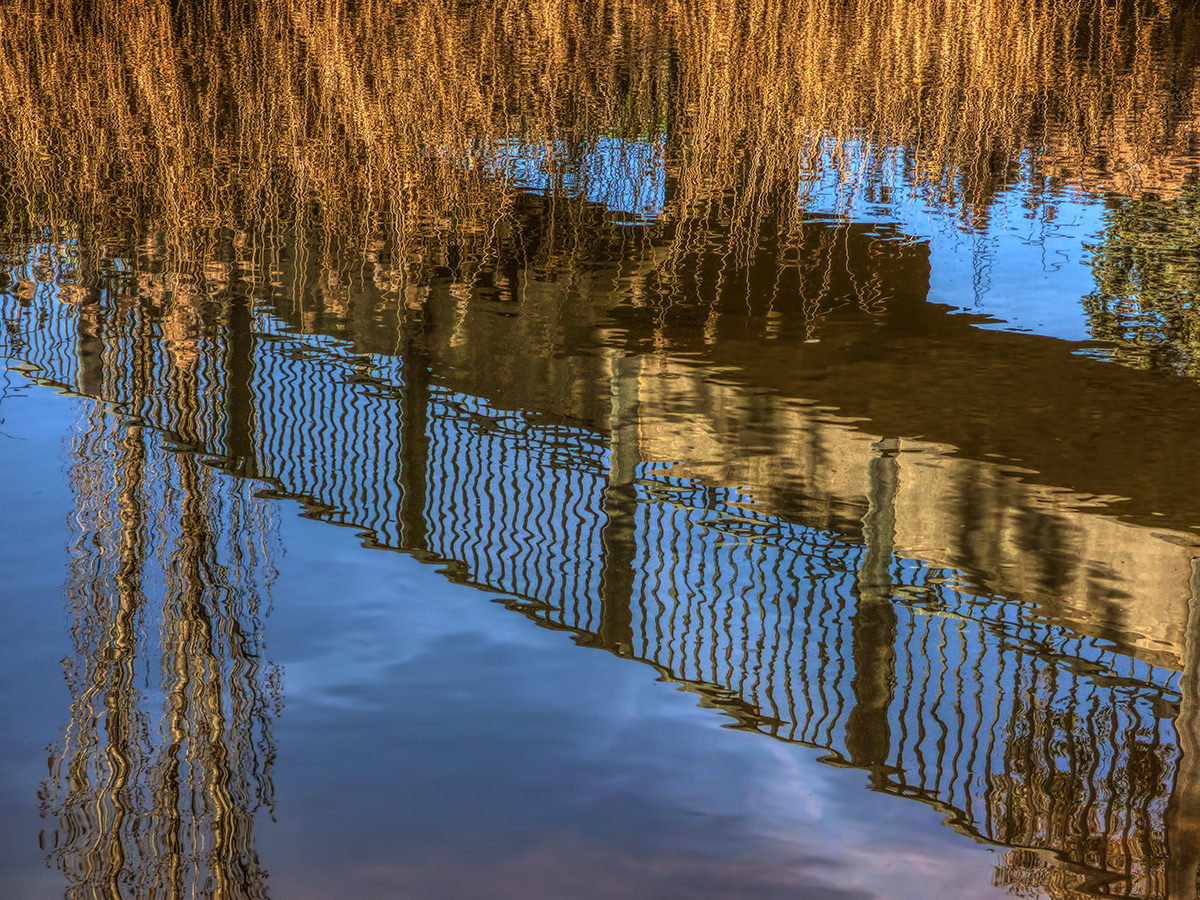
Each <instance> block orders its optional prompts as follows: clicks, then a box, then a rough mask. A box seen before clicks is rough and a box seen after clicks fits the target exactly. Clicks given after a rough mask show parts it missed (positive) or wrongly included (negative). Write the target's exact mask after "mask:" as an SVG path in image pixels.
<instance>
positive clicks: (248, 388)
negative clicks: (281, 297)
mask: <svg viewBox="0 0 1200 900" xmlns="http://www.w3.org/2000/svg"><path fill="white" fill-rule="evenodd" d="M252 302H253V301H251V300H250V299H248V298H243V297H238V298H235V299H233V300H231V301H230V304H229V313H228V316H227V320H226V324H225V329H226V334H225V397H224V406H225V436H224V437H225V440H224V445H225V446H224V447H223V448H222V449H223V450H224V456H225V459H226V465H228V466H229V467H230V468H232V469H233V470H235V471H236V472H238V473H239V474H241V475H245V476H247V477H250V478H254V477H255V476H257V475H258V454H257V450H256V447H255V444H256V441H255V434H254V431H255V428H254V352H255V346H254V345H255V340H254V310H253V309H252V308H251V303H252Z"/></svg>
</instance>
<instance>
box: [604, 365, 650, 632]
mask: <svg viewBox="0 0 1200 900" xmlns="http://www.w3.org/2000/svg"><path fill="white" fill-rule="evenodd" d="M641 370H642V361H641V359H640V358H639V357H636V356H616V357H613V359H612V362H611V378H610V382H609V384H610V390H611V393H612V412H611V414H610V419H609V423H610V438H609V453H608V484H607V485H606V486H605V489H604V526H603V531H602V532H601V542H602V545H603V553H604V561H603V568H602V570H601V576H600V582H601V588H600V590H601V595H600V644H601V646H603V647H604V648H605V649H608V650H612V651H615V652H617V653H622V654H623V653H626V652H628V651H629V650H631V649H632V645H633V611H632V608H631V603H632V599H633V583H634V578H635V575H634V565H635V564H636V562H637V488H636V479H637V467H638V463H639V462H641V455H640V454H641V451H640V449H639V447H638V394H639V391H638V383H639V380H640V377H641Z"/></svg>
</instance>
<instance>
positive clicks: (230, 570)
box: [43, 366, 274, 898]
mask: <svg viewBox="0 0 1200 900" xmlns="http://www.w3.org/2000/svg"><path fill="white" fill-rule="evenodd" d="M133 368H134V369H135V370H136V366H134V367H133ZM176 375H177V377H178V381H177V384H176V385H175V386H176V387H177V388H178V391H177V394H178V396H177V398H176V399H177V401H178V402H179V405H180V408H181V410H183V411H186V410H187V408H188V405H189V404H188V401H187V396H186V395H188V394H192V393H194V390H195V386H194V385H193V384H190V383H189V382H190V381H191V380H193V379H194V376H193V375H192V374H191V373H189V372H188V371H186V370H182V369H178V370H176ZM184 418H186V416H185V417H184ZM71 449H72V456H73V465H72V468H71V477H72V481H73V486H74V490H75V494H76V498H77V509H76V513H75V516H74V518H73V521H72V525H73V528H74V532H75V536H76V539H75V541H74V543H73V545H72V552H73V559H72V563H71V570H70V576H69V580H68V583H67V588H66V594H67V599H68V602H69V604H70V607H71V609H72V612H73V615H74V623H73V627H72V633H73V636H74V641H75V653H74V656H73V657H72V658H71V659H69V660H68V662H67V664H66V670H67V679H68V683H69V686H70V690H71V694H72V697H73V702H72V708H71V723H70V725H69V726H68V728H67V730H66V733H65V737H64V738H63V740H62V742H61V744H60V745H59V746H58V747H56V748H55V750H54V752H53V755H52V757H51V759H50V776H49V778H48V780H47V782H46V784H45V788H44V792H43V813H44V815H46V816H47V817H48V818H51V819H52V820H56V822H55V824H54V826H53V828H52V829H51V830H50V833H49V835H48V850H49V852H50V857H51V860H52V862H53V863H54V864H55V865H57V866H58V867H59V868H61V869H62V871H63V872H64V873H65V875H66V876H67V883H68V889H67V896H68V897H69V898H76V897H79V898H82V897H92V896H99V895H101V894H103V895H105V896H139V897H141V896H146V897H157V896H172V897H175V896H183V895H184V894H185V893H199V894H201V895H204V896H215V897H222V898H225V897H230V898H238V897H245V898H257V897H264V896H265V895H266V885H265V877H266V876H265V872H264V871H263V870H262V868H261V867H260V865H259V862H258V858H257V854H256V852H255V848H254V814H255V812H256V810H258V809H259V808H260V807H262V806H264V805H266V806H269V805H270V803H271V802H272V797H271V780H270V768H271V762H272V757H273V755H274V751H273V745H272V739H271V730H270V722H271V718H272V694H273V681H274V679H273V677H272V674H271V672H270V670H269V668H264V666H263V663H262V661H261V660H260V658H259V655H258V647H257V646H256V637H255V632H256V630H257V626H256V622H257V618H258V614H259V607H260V602H261V598H260V591H261V589H263V586H264V585H265V584H266V583H267V582H268V580H269V564H268V561H267V559H266V558H265V555H264V552H263V549H262V544H261V539H262V536H263V533H264V531H265V529H266V527H267V524H268V523H267V522H266V521H265V520H264V515H265V507H264V506H263V505H262V503H261V501H259V500H257V499H255V498H254V496H253V493H252V490H253V486H252V485H250V484H249V483H243V482H238V481H235V480H233V479H229V478H228V477H225V476H220V475H218V474H217V473H215V472H214V471H212V470H210V469H207V468H206V467H204V466H202V465H201V464H200V463H199V461H198V460H197V459H196V458H195V457H194V456H191V455H182V454H175V453H171V452H169V451H168V450H167V449H166V448H165V447H164V446H163V442H162V439H161V438H160V437H159V436H157V435H156V434H154V433H152V432H149V431H147V430H145V429H143V428H142V427H140V426H137V425H130V424H124V423H121V422H119V421H117V420H116V419H115V417H113V416H112V415H111V414H109V413H107V412H105V411H103V410H101V409H99V408H97V407H92V408H91V411H90V412H89V413H88V414H87V417H86V420H85V421H84V422H83V427H82V428H81V429H80V430H79V432H78V434H77V435H76V436H75V438H74V440H73V442H72V448H71ZM156 598H161V600H160V601H159V602H155V599H156Z"/></svg>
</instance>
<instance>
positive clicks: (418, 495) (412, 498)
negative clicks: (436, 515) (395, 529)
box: [400, 286, 431, 554]
mask: <svg viewBox="0 0 1200 900" xmlns="http://www.w3.org/2000/svg"><path fill="white" fill-rule="evenodd" d="M410 292H411V293H412V294H413V296H412V297H411V298H410V299H411V300H412V304H411V305H410V306H408V307H407V308H406V309H405V317H404V326H403V327H404V344H403V355H402V358H401V364H402V366H403V369H402V376H401V377H402V378H403V385H402V387H401V393H400V416H401V418H400V493H401V497H400V546H401V547H402V548H403V549H405V550H407V551H409V552H412V553H417V554H420V553H425V552H428V550H429V533H428V532H429V528H428V524H427V522H426V520H425V507H426V503H427V494H428V484H427V482H428V477H427V471H428V465H429V402H430V397H431V394H430V378H429V346H428V338H427V335H428V332H429V322H428V318H427V317H428V316H429V314H430V312H429V304H427V303H424V302H423V301H424V299H425V297H424V296H420V297H419V298H418V297H417V295H418V294H427V292H428V289H427V288H417V287H415V286H414V287H412V288H410Z"/></svg>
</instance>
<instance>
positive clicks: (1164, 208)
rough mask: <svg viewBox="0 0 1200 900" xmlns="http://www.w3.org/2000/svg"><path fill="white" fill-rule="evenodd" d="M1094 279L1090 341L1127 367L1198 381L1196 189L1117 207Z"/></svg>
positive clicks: (1199, 194)
mask: <svg viewBox="0 0 1200 900" xmlns="http://www.w3.org/2000/svg"><path fill="white" fill-rule="evenodd" d="M1092 271H1093V273H1094V274H1095V278H1096V289H1095V290H1094V291H1093V292H1092V293H1091V294H1090V295H1089V296H1088V297H1086V298H1085V299H1084V308H1085V309H1086V310H1087V314H1088V320H1089V323H1090V326H1091V331H1092V336H1093V337H1095V338H1096V339H1097V340H1104V341H1112V342H1114V343H1115V344H1116V345H1117V348H1116V350H1115V351H1114V355H1115V356H1116V357H1117V358H1118V359H1119V360H1121V361H1122V362H1124V363H1126V364H1128V365H1132V366H1136V367H1138V368H1173V369H1177V370H1180V371H1183V372H1187V373H1189V374H1192V375H1198V374H1200V308H1198V307H1197V288H1198V287H1200V187H1197V186H1195V185H1189V186H1186V187H1184V188H1183V189H1182V190H1181V191H1180V194H1179V197H1178V198H1176V199H1173V200H1159V199H1155V198H1152V197H1147V198H1142V199H1138V200H1128V201H1119V202H1117V203H1116V204H1115V205H1114V206H1113V207H1112V208H1111V209H1110V210H1109V213H1108V227H1107V228H1106V229H1105V230H1104V234H1103V237H1102V238H1101V242H1100V243H1099V244H1098V245H1097V246H1096V247H1094V248H1093V257H1092Z"/></svg>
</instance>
